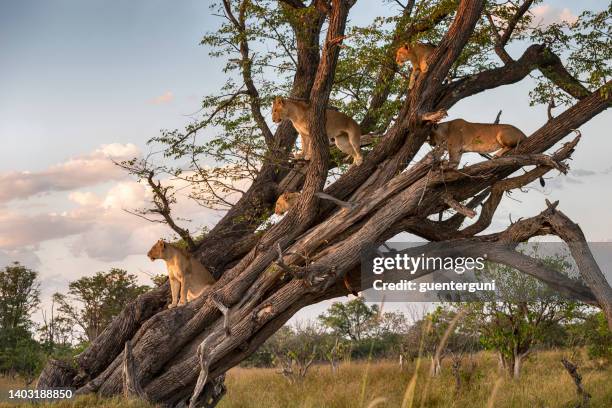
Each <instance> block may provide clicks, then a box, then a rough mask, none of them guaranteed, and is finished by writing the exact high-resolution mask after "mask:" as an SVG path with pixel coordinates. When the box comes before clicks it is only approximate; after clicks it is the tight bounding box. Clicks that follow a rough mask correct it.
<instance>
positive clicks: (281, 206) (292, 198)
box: [274, 192, 301, 215]
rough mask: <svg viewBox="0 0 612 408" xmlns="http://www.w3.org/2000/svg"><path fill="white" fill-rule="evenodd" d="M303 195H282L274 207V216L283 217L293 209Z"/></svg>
mask: <svg viewBox="0 0 612 408" xmlns="http://www.w3.org/2000/svg"><path fill="white" fill-rule="evenodd" d="M300 195H301V193H299V192H294V193H291V192H284V193H283V194H281V195H280V196H279V197H278V199H277V200H276V205H275V206H274V214H276V215H283V214H284V213H286V212H287V211H289V210H290V209H291V207H293V206H294V205H295V203H296V202H297V200H298V199H299V198H300Z"/></svg>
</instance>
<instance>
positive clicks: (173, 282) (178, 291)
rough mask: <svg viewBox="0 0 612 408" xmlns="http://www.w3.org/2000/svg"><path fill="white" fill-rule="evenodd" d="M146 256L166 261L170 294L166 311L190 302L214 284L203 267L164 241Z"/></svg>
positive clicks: (209, 274)
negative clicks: (170, 301)
mask: <svg viewBox="0 0 612 408" xmlns="http://www.w3.org/2000/svg"><path fill="white" fill-rule="evenodd" d="M147 256H148V257H149V258H150V259H151V261H155V260H156V259H163V260H164V261H166V267H167V268H168V277H169V279H170V289H171V292H172V303H170V304H169V305H168V309H171V308H173V307H176V306H177V304H178V305H184V304H186V303H187V302H190V301H192V300H193V299H195V298H197V297H198V296H200V295H201V294H202V292H204V290H205V289H206V288H208V287H209V286H212V285H213V284H214V283H215V278H213V276H212V275H211V273H210V272H209V271H208V269H206V267H205V266H204V265H202V264H201V263H200V262H198V261H197V260H196V259H195V258H194V257H193V256H191V255H190V254H189V253H187V252H186V251H185V250H183V249H181V248H178V247H176V246H174V245H172V244H169V243H167V242H165V241H164V240H161V239H160V240H159V241H157V242H156V243H155V245H153V247H151V249H150V250H149V252H148V253H147Z"/></svg>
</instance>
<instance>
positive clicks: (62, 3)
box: [0, 0, 612, 318]
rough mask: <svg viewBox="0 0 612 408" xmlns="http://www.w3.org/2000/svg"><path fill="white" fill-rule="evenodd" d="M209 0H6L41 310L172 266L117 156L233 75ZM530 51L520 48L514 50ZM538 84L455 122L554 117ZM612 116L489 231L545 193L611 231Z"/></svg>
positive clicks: (11, 118) (7, 148)
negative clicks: (80, 287)
mask: <svg viewBox="0 0 612 408" xmlns="http://www.w3.org/2000/svg"><path fill="white" fill-rule="evenodd" d="M209 4H210V2H208V1H204V0H198V1H193V0H181V1H173V2H171V1H161V0H130V1H118V0H88V1H80V0H11V1H9V0H0V62H1V63H0V89H1V90H2V91H1V92H0V267H2V266H3V265H6V264H8V263H9V262H12V261H20V262H22V263H23V264H25V265H26V266H28V267H31V268H33V269H35V270H37V271H39V273H40V278H41V289H42V298H43V307H44V308H45V307H48V304H49V303H48V300H49V297H50V296H51V294H52V293H54V292H55V291H65V290H66V288H67V284H68V282H70V281H73V280H76V279H78V278H79V277H82V276H90V275H93V274H94V273H96V272H98V271H106V270H109V269H110V268H112V267H120V268H124V269H127V270H128V271H129V272H130V273H133V274H135V275H137V276H138V278H139V280H140V281H141V282H142V283H150V279H149V276H150V275H154V274H158V273H163V272H164V271H165V267H164V265H163V263H162V262H156V263H152V262H151V261H150V260H149V259H148V258H147V257H146V256H145V254H146V251H147V250H148V248H149V247H150V246H151V245H152V244H153V243H154V242H155V241H156V240H157V239H158V238H160V237H171V235H172V234H171V231H170V230H169V229H168V228H167V227H165V226H163V225H160V224H152V223H149V222H147V221H144V220H142V219H140V218H137V217H135V216H133V215H130V214H128V213H127V212H126V211H125V210H130V209H134V208H141V207H143V206H144V204H145V202H146V201H147V200H148V198H149V197H150V196H149V193H148V192H147V190H146V189H145V188H144V186H142V185H140V184H138V183H137V182H136V181H135V180H134V179H133V178H130V177H129V176H128V175H126V174H125V173H124V172H122V171H121V170H119V169H118V168H116V167H115V166H114V165H113V164H112V161H113V160H115V161H120V160H122V159H128V158H131V157H134V156H138V155H143V154H146V153H147V152H148V151H149V149H150V147H149V146H147V145H146V141H147V140H148V139H149V138H151V137H153V136H156V135H159V132H160V130H161V129H175V128H183V127H184V126H185V125H186V124H188V123H190V122H191V121H192V120H193V118H194V113H196V112H197V111H198V110H199V109H200V100H201V98H202V97H203V96H204V95H206V94H208V93H211V92H214V91H215V90H216V89H217V88H218V86H219V84H221V83H222V82H223V80H224V76H223V73H222V72H221V67H222V66H223V64H224V61H220V60H217V59H213V58H210V57H209V56H208V52H209V50H208V49H206V47H203V46H201V45H199V41H200V39H201V37H202V36H203V35H204V34H205V33H206V32H208V31H210V30H214V29H215V28H216V27H217V26H218V24H219V21H220V20H219V18H218V17H216V16H214V15H212V14H211V10H210V9H209ZM381 4H383V3H382V2H381V1H379V0H371V1H364V0H361V1H358V2H357V5H356V6H355V7H354V9H353V10H352V12H351V21H352V22H353V23H355V24H364V23H367V22H368V21H369V19H371V18H372V16H374V15H378V14H380V12H381V10H388V9H389V7H390V6H389V5H388V3H384V4H385V5H384V6H381ZM605 6H606V2H605V1H601V0H589V1H581V2H574V1H569V0H564V1H552V0H551V1H545V2H544V3H542V4H541V5H540V6H538V8H537V9H536V10H535V13H536V14H537V18H538V19H540V20H541V21H543V22H545V23H546V22H552V21H559V20H569V21H571V20H572V19H574V18H575V16H576V15H577V14H579V12H580V11H582V10H583V9H593V10H599V9H601V8H602V7H605ZM523 48H524V47H521V46H518V47H513V48H511V49H510V52H511V54H512V55H514V56H517V55H520V53H521V51H522V49H523ZM532 85H533V83H532V80H531V79H529V78H528V79H525V80H524V81H522V82H521V83H520V84H518V85H513V86H506V87H502V88H499V89H497V90H494V91H490V92H486V93H484V94H481V95H478V96H477V97H473V98H470V99H469V100H466V101H463V102H461V103H459V104H458V105H457V106H455V107H453V109H451V111H450V112H449V118H450V119H453V118H457V117H462V118H464V119H466V120H469V121H475V122H477V121H482V122H491V121H492V120H493V119H494V118H495V115H496V114H497V111H498V110H500V109H502V110H503V114H502V122H503V123H512V124H514V125H515V126H517V127H519V128H521V129H522V130H523V131H524V132H525V133H527V134H529V133H531V132H532V131H534V130H535V129H537V128H538V127H540V126H541V125H542V124H543V123H544V122H545V121H546V112H545V109H544V107H529V105H528V92H529V90H530V89H531V87H532ZM559 111H560V110H557V112H559ZM611 115H612V114H611V113H610V112H606V113H604V114H601V115H599V116H598V117H597V118H595V119H593V120H592V121H591V122H589V123H588V124H587V125H585V126H583V127H582V128H581V129H580V130H581V131H582V134H583V136H584V137H583V139H582V141H581V142H580V145H579V146H578V149H577V151H576V153H575V154H574V156H573V161H572V163H571V166H572V171H571V173H570V174H569V175H568V176H566V177H562V178H561V177H559V178H556V179H554V180H549V182H548V185H547V187H545V188H544V189H541V188H535V189H533V190H530V191H529V192H528V193H527V194H522V193H516V194H514V198H516V199H518V200H520V202H519V203H517V202H514V201H511V202H508V200H505V202H504V204H503V205H502V208H501V209H500V211H499V214H498V216H497V218H496V220H495V222H494V224H493V226H492V228H493V229H495V228H498V229H499V228H503V227H504V226H505V225H507V222H508V218H509V217H512V218H513V219H517V218H518V217H521V216H531V215H534V214H536V213H538V212H540V211H541V210H542V209H543V207H544V199H545V198H549V199H551V200H556V199H559V200H560V202H561V204H560V207H559V208H560V209H562V210H563V211H564V212H565V213H566V214H568V215H569V216H570V217H571V218H573V219H574V220H576V221H577V222H578V223H579V224H580V226H581V227H582V228H583V230H584V231H585V233H586V235H587V237H588V238H589V239H590V240H593V241H609V240H611V238H612V218H611V217H610V216H609V208H610V205H611V204H612V189H609V188H602V186H605V185H607V186H609V185H610V181H611V180H612V162H611V161H610V159H609V152H610V151H611V150H612V149H611V148H612V140H610V138H609V137H608V135H609V125H610V119H611V118H612V116H611ZM268 120H269V122H270V124H271V120H270V118H268ZM606 125H607V126H608V128H607V127H606ZM592 197H596V199H595V200H594V199H593V198H592ZM175 211H176V213H177V214H179V215H182V216H184V217H188V218H190V219H192V220H193V221H192V227H191V228H190V229H191V230H194V229H195V228H199V227H202V226H212V225H214V223H215V222H216V221H217V220H218V219H219V218H220V217H221V216H222V213H219V212H214V211H211V210H206V209H203V208H201V207H199V206H197V205H195V204H193V203H190V202H188V201H187V200H184V199H183V198H181V197H180V196H179V203H178V205H177V207H176V209H175ZM594 214H597V216H594ZM327 305H328V303H324V304H322V305H316V306H313V307H311V308H308V309H307V310H304V311H302V312H300V313H299V315H298V316H297V318H309V317H312V316H314V315H316V314H317V313H318V312H319V311H321V310H323V309H324V308H325V307H326V306H327Z"/></svg>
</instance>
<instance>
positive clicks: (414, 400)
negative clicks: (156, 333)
mask: <svg viewBox="0 0 612 408" xmlns="http://www.w3.org/2000/svg"><path fill="white" fill-rule="evenodd" d="M564 355H565V354H564V353H563V352H559V351H550V352H542V353H538V354H535V355H534V356H532V357H531V358H530V359H529V360H528V361H527V362H525V365H524V367H523V372H522V378H521V379H520V380H519V381H514V380H511V379H508V378H505V377H503V376H502V377H500V376H499V374H498V372H497V361H496V359H495V358H494V356H493V354H491V353H480V354H478V355H477V356H476V357H475V359H474V361H475V362H476V368H475V369H474V370H473V372H472V377H471V380H470V381H467V382H464V384H463V386H462V388H461V390H460V392H456V391H455V379H454V377H453V376H452V374H451V372H450V371H451V370H450V361H448V360H445V361H444V362H443V372H442V374H441V375H440V376H439V377H437V378H434V379H431V378H430V377H429V376H428V372H429V362H428V361H427V360H422V361H421V363H420V367H419V370H418V373H417V375H416V376H415V367H416V365H417V364H416V363H412V364H411V365H409V367H407V368H404V370H403V371H402V370H400V369H399V367H398V366H397V364H395V363H394V362H389V361H378V362H373V363H371V364H368V363H365V362H358V363H347V364H343V365H341V366H340V370H339V372H338V373H337V374H336V375H332V373H331V370H330V368H329V367H328V366H317V367H313V368H312V369H311V371H309V373H308V375H307V376H306V379H305V380H304V382H302V383H299V384H290V383H289V382H288V381H287V380H286V379H285V378H284V377H282V376H281V375H280V374H278V373H276V371H275V370H274V369H246V368H235V369H232V370H231V371H230V372H229V374H228V377H227V386H228V393H227V395H226V396H225V397H224V398H223V400H222V402H221V404H220V405H219V406H220V408H252V407H266V408H298V407H299V408H362V407H363V408H385V407H405V408H408V407H411V408H433V407H440V408H441V407H444V408H449V407H458V408H463V407H466V408H473V407H483V408H485V407H495V408H517V407H521V408H522V407H529V408H532V407H538V408H539V407H541V408H545V407H554V408H564V407H565V408H569V407H573V406H575V405H576V402H577V398H576V391H575V387H574V384H573V382H572V379H571V378H570V376H569V375H568V374H567V372H565V370H564V369H563V366H562V365H561V363H560V359H561V357H562V356H564ZM572 359H573V360H574V361H578V363H579V371H580V373H581V374H582V377H583V383H584V385H585V387H586V389H587V390H588V391H589V392H590V393H591V394H592V396H593V398H592V400H591V407H592V408H598V407H601V408H609V407H612V387H611V386H610V385H611V384H612V366H608V367H606V368H600V367H598V366H597V365H596V364H595V363H594V362H589V361H586V360H584V359H583V357H581V358H578V357H575V356H573V357H572ZM464 366H468V364H467V363H464ZM411 383H412V384H413V387H409V384H411ZM22 386H23V384H22V383H16V382H9V381H8V380H6V379H2V378H0V395H4V396H6V393H5V392H3V390H6V389H8V388H19V387H22ZM14 406H15V405H14V404H6V403H4V404H3V403H0V408H8V407H14ZM20 406H24V407H49V408H51V407H52V408H89V407H91V408H119V407H125V408H152V407H153V406H152V405H148V404H146V403H143V402H141V401H135V400H132V401H126V400H123V399H120V398H114V399H99V398H96V397H95V396H85V397H80V398H78V399H76V400H75V401H64V402H61V403H56V404H40V405H20Z"/></svg>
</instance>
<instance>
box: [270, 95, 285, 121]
mask: <svg viewBox="0 0 612 408" xmlns="http://www.w3.org/2000/svg"><path fill="white" fill-rule="evenodd" d="M285 110H286V103H285V100H284V99H283V98H281V97H280V96H277V97H276V98H274V102H272V122H274V123H279V122H281V121H282V120H283V118H284V116H285Z"/></svg>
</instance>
